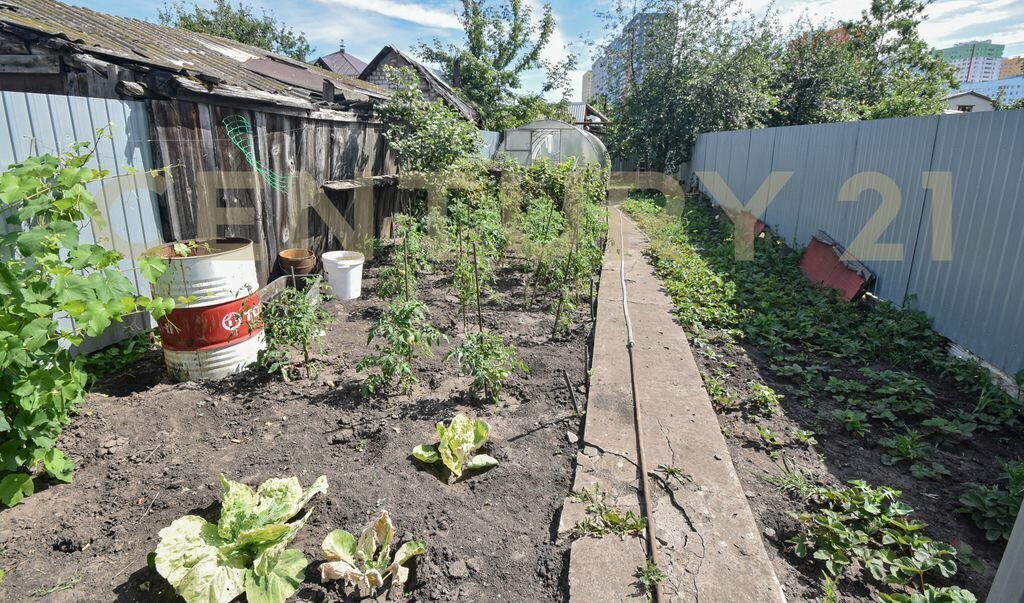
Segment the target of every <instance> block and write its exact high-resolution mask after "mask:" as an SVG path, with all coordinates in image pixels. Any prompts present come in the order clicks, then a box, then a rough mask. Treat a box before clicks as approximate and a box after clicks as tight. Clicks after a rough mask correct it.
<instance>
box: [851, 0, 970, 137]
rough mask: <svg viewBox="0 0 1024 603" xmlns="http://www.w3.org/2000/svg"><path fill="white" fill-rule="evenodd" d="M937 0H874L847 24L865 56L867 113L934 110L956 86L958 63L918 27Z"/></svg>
mask: <svg viewBox="0 0 1024 603" xmlns="http://www.w3.org/2000/svg"><path fill="white" fill-rule="evenodd" d="M930 3H931V0H872V2H871V7H870V8H868V9H867V10H865V11H864V12H863V13H862V14H861V18H860V19H859V20H857V21H852V22H848V23H845V24H843V29H845V30H846V32H848V33H849V36H850V39H849V42H848V43H849V44H850V46H851V48H852V51H853V53H854V54H855V55H856V57H857V59H858V60H859V61H861V62H862V67H863V77H862V78H861V80H860V90H859V94H858V98H859V99H860V102H861V115H862V116H863V117H864V118H865V119H881V118H885V117H910V116H914V115H934V114H937V113H941V112H942V110H943V109H944V108H945V103H944V101H943V97H945V96H946V94H948V92H949V90H950V89H951V88H954V87H956V80H954V79H953V68H952V67H951V66H950V65H949V64H947V63H946V62H945V61H943V60H942V59H941V58H939V57H938V56H936V55H935V54H934V53H932V51H931V49H930V48H929V47H928V44H927V43H926V42H925V41H924V40H923V39H922V38H921V34H920V32H918V27H919V26H920V25H921V23H922V21H924V18H925V17H924V11H925V9H926V8H927V7H928V5H929V4H930Z"/></svg>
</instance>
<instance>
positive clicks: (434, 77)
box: [359, 45, 480, 123]
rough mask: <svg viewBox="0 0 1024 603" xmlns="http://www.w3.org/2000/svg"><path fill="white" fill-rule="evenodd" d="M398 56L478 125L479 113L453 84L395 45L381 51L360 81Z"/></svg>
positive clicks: (438, 93) (434, 89)
mask: <svg viewBox="0 0 1024 603" xmlns="http://www.w3.org/2000/svg"><path fill="white" fill-rule="evenodd" d="M392 54H394V55H397V56H398V57H399V58H401V59H402V61H404V62H405V63H406V64H408V65H409V66H411V67H412V68H414V69H415V70H416V72H417V73H419V76H420V79H422V80H423V82H424V83H426V85H427V87H428V88H430V89H431V90H433V91H434V92H436V93H437V95H438V96H440V97H441V98H443V99H444V100H445V101H446V102H447V103H448V104H449V105H451V106H452V107H453V108H454V109H455V110H456V111H458V112H459V113H460V114H461V115H462V116H463V117H465V118H466V119H468V120H470V121H472V122H474V123H476V122H478V121H479V119H480V115H479V113H477V110H476V109H475V108H474V107H473V105H471V104H470V103H468V102H466V101H465V100H463V99H462V97H460V96H459V95H458V93H457V92H455V89H454V88H452V86H451V84H449V83H448V82H446V81H445V80H444V78H442V77H441V76H439V75H438V74H436V73H434V72H433V71H432V70H430V69H428V68H427V67H426V66H425V65H424V64H423V63H420V62H419V61H417V60H416V59H414V58H412V57H411V56H409V55H408V54H406V53H404V52H402V51H401V50H398V48H396V47H395V46H394V45H388V46H385V47H384V48H381V49H380V52H378V53H377V56H375V57H373V60H372V61H370V63H369V64H368V65H367V66H366V68H365V69H363V72H362V73H361V74H360V75H359V78H360V79H363V80H365V79H366V78H368V77H369V76H370V74H371V73H373V72H374V71H376V70H377V67H378V66H380V63H381V61H383V60H384V59H386V58H387V57H388V56H389V55H392Z"/></svg>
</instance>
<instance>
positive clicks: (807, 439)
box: [793, 429, 818, 446]
mask: <svg viewBox="0 0 1024 603" xmlns="http://www.w3.org/2000/svg"><path fill="white" fill-rule="evenodd" d="M816 435H817V434H816V433H814V432H813V431H810V430H807V429H797V430H796V431H795V432H793V437H794V438H796V441H798V442H800V443H801V444H803V445H804V446H814V445H816V444H817V443H818V439H817V438H816V437H814V436H816Z"/></svg>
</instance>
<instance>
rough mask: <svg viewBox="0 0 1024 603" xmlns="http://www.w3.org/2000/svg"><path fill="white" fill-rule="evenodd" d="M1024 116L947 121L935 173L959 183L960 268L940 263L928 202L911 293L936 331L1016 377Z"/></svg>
mask: <svg viewBox="0 0 1024 603" xmlns="http://www.w3.org/2000/svg"><path fill="white" fill-rule="evenodd" d="M1022 158H1024V111H998V112H991V113H978V114H968V115H959V116H949V117H945V118H942V119H941V120H940V123H939V129H938V135H937V138H936V144H935V153H934V159H933V160H932V162H931V168H930V169H931V171H932V172H943V171H948V172H950V173H951V175H952V185H953V195H952V230H953V249H952V260H951V261H948V262H944V261H936V260H934V259H933V258H932V237H933V235H934V231H935V227H934V215H935V212H934V210H935V202H934V201H935V200H934V198H933V194H932V192H929V193H928V195H927V203H926V207H925V211H924V212H923V214H922V222H921V227H920V231H921V240H920V243H919V248H918V253H917V254H916V256H915V261H914V265H913V273H912V276H911V279H910V287H909V293H910V295H912V296H914V298H915V299H914V301H913V305H914V306H915V307H918V308H920V309H921V310H923V311H924V312H926V313H927V314H928V315H929V316H931V317H932V318H933V319H934V321H935V327H936V329H937V330H938V331H939V332H940V333H942V334H943V335H945V336H947V337H949V338H950V339H952V340H954V341H956V342H957V343H960V344H961V345H963V346H964V347H966V348H968V349H969V350H971V351H972V352H974V353H975V354H977V355H979V356H981V357H982V358H985V359H986V360H988V361H989V362H991V363H992V364H994V365H995V366H997V367H999V368H1001V369H1003V370H1004V371H1006V372H1008V373H1010V374H1013V373H1015V372H1016V371H1018V370H1020V369H1022V368H1024V304H1022V301H1021V300H1024V244H1022V241H1024V239H1022V233H1024V199H1022V197H1021V191H1022V190H1024V163H1022Z"/></svg>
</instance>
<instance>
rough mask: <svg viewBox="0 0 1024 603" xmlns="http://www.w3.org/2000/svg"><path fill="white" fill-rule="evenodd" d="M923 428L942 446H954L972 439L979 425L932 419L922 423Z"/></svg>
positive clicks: (960, 421)
mask: <svg viewBox="0 0 1024 603" xmlns="http://www.w3.org/2000/svg"><path fill="white" fill-rule="evenodd" d="M921 427H924V428H925V429H927V430H928V431H929V432H930V433H931V434H932V436H933V437H935V438H936V439H937V440H939V442H940V443H941V444H946V445H950V446H952V445H954V444H958V443H960V442H964V441H966V440H969V439H971V436H972V435H974V430H975V429H977V428H978V425H977V423H968V422H964V421H962V420H960V419H945V418H943V417H932V418H931V419H927V420H925V421H922V422H921Z"/></svg>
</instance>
